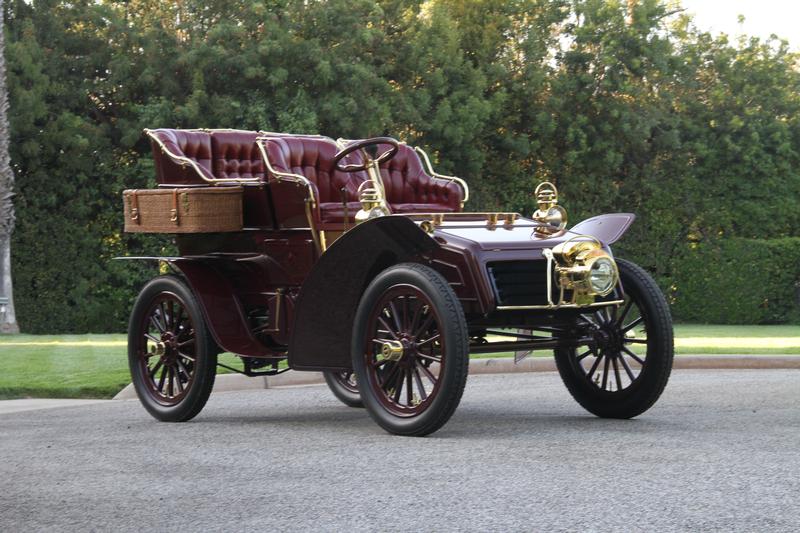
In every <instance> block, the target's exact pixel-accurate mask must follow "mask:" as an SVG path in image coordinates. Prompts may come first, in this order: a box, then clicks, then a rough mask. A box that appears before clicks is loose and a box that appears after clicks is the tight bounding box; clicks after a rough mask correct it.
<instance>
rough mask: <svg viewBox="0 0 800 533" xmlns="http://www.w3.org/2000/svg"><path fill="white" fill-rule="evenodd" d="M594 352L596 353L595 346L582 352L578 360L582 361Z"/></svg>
mask: <svg viewBox="0 0 800 533" xmlns="http://www.w3.org/2000/svg"><path fill="white" fill-rule="evenodd" d="M593 353H595V351H594V348H589V349H588V350H587V351H585V352H583V353H582V354H580V355H579V356H578V357H577V360H578V361H581V360H582V359H584V358H586V357H588V356H589V355H591V354H593ZM595 357H597V356H596V355H595Z"/></svg>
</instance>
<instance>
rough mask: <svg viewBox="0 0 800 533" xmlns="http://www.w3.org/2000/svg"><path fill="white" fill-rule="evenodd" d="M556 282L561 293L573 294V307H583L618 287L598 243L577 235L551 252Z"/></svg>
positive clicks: (609, 261)
mask: <svg viewBox="0 0 800 533" xmlns="http://www.w3.org/2000/svg"><path fill="white" fill-rule="evenodd" d="M553 257H554V258H555V260H556V262H557V264H556V269H555V273H556V280H557V283H558V285H559V287H560V289H561V294H562V300H563V293H564V291H565V290H569V291H572V303H573V304H578V305H586V304H590V303H592V302H594V298H595V297H596V296H606V295H607V294H609V293H610V292H611V291H612V290H614V287H615V286H616V285H617V281H619V271H618V269H617V264H616V262H614V259H613V258H612V257H611V256H610V255H609V254H608V252H606V251H605V250H603V247H602V245H601V244H600V241H598V240H597V239H595V238H594V237H591V236H589V235H578V236H575V237H573V238H571V239H569V240H566V241H564V242H562V243H561V244H559V245H558V246H556V247H555V248H553Z"/></svg>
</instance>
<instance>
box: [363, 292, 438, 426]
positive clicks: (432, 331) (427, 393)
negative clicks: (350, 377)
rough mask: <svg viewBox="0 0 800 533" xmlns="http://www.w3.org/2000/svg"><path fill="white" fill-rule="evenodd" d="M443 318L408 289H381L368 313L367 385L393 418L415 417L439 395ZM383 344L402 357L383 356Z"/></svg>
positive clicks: (422, 294) (422, 298)
mask: <svg viewBox="0 0 800 533" xmlns="http://www.w3.org/2000/svg"><path fill="white" fill-rule="evenodd" d="M441 324H442V322H441V318H440V317H439V314H438V313H437V312H436V309H435V307H434V306H433V303H432V302H431V301H430V299H429V298H428V297H427V296H426V295H425V293H424V292H422V291H421V290H419V289H418V288H416V287H414V286H411V285H395V286H392V287H390V288H389V289H387V290H386V291H384V293H383V294H382V295H381V297H380V299H379V300H378V303H377V304H376V305H375V307H374V308H373V309H372V312H371V314H370V321H369V326H368V328H367V337H366V338H365V339H364V342H365V351H364V363H365V366H366V370H367V372H366V373H367V379H368V382H369V387H370V389H371V390H372V392H373V393H374V395H375V397H376V398H377V399H378V401H379V402H380V403H381V405H383V407H384V408H385V409H386V410H388V411H389V412H391V413H392V414H394V415H397V416H402V417H411V416H416V415H419V414H420V413H422V412H423V411H425V410H426V409H427V408H428V407H429V406H430V405H431V402H432V401H433V399H434V398H435V397H436V395H437V394H438V392H439V389H440V386H441V380H442V377H443V376H444V374H443V372H444V368H445V364H446V357H445V355H444V354H445V353H446V349H445V343H444V338H443V337H442V335H441V331H442V330H441ZM387 343H389V344H391V345H393V346H397V347H400V346H402V351H401V353H392V355H391V356H386V355H385V353H384V346H385V345H387Z"/></svg>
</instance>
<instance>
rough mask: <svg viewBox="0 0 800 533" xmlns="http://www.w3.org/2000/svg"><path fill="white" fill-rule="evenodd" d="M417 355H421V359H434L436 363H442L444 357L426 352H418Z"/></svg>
mask: <svg viewBox="0 0 800 533" xmlns="http://www.w3.org/2000/svg"><path fill="white" fill-rule="evenodd" d="M417 357H419V358H421V359H426V360H428V361H433V362H434V363H441V362H442V358H441V357H435V356H433V355H428V354H424V353H417Z"/></svg>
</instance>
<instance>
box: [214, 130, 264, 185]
mask: <svg viewBox="0 0 800 533" xmlns="http://www.w3.org/2000/svg"><path fill="white" fill-rule="evenodd" d="M210 136H211V155H212V160H211V170H212V172H213V173H214V177H215V178H217V179H247V178H260V179H264V176H265V171H266V167H265V165H264V161H263V160H262V158H261V151H260V150H259V149H258V145H257V144H256V138H257V137H258V136H259V133H258V132H256V131H246V130H214V131H212V132H211V133H210Z"/></svg>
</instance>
